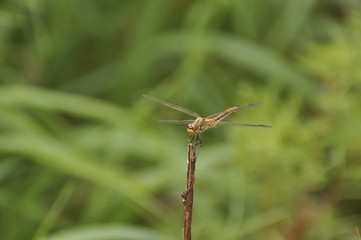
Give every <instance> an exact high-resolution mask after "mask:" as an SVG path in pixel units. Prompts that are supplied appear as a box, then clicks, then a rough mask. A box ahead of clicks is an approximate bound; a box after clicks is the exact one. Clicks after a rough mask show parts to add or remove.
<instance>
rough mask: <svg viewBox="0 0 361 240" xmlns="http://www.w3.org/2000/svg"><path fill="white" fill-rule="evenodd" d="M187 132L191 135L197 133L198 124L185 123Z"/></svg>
mask: <svg viewBox="0 0 361 240" xmlns="http://www.w3.org/2000/svg"><path fill="white" fill-rule="evenodd" d="M187 132H188V134H189V135H191V136H194V135H197V134H198V133H199V126H198V125H197V124H193V123H190V124H188V125H187Z"/></svg>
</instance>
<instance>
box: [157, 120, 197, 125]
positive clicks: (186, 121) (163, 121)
mask: <svg viewBox="0 0 361 240" xmlns="http://www.w3.org/2000/svg"><path fill="white" fill-rule="evenodd" d="M152 122H156V123H171V124H189V123H193V122H194V120H154V121H152Z"/></svg>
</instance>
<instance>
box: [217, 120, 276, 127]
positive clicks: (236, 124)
mask: <svg viewBox="0 0 361 240" xmlns="http://www.w3.org/2000/svg"><path fill="white" fill-rule="evenodd" d="M216 123H217V125H233V126H243V127H269V128H270V127H272V126H268V125H262V124H247V123H233V122H220V121H217V122H216Z"/></svg>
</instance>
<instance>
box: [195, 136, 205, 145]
mask: <svg viewBox="0 0 361 240" xmlns="http://www.w3.org/2000/svg"><path fill="white" fill-rule="evenodd" d="M202 143H203V142H202V139H201V136H200V135H199V134H197V139H196V147H197V146H199V147H202Z"/></svg>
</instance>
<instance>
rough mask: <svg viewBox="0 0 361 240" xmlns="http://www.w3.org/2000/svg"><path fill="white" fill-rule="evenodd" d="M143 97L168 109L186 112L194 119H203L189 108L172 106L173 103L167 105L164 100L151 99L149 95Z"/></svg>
mask: <svg viewBox="0 0 361 240" xmlns="http://www.w3.org/2000/svg"><path fill="white" fill-rule="evenodd" d="M143 97H146V98H149V99H150V100H153V101H154V102H157V103H160V104H163V105H165V106H167V107H170V108H173V109H175V110H178V111H180V112H184V113H185V114H188V115H190V116H193V117H196V118H198V117H201V116H199V114H198V113H196V112H193V111H192V110H190V109H188V108H183V107H180V106H177V105H174V104H171V103H167V102H164V101H162V100H159V99H156V98H154V97H150V96H147V95H144V94H143Z"/></svg>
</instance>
